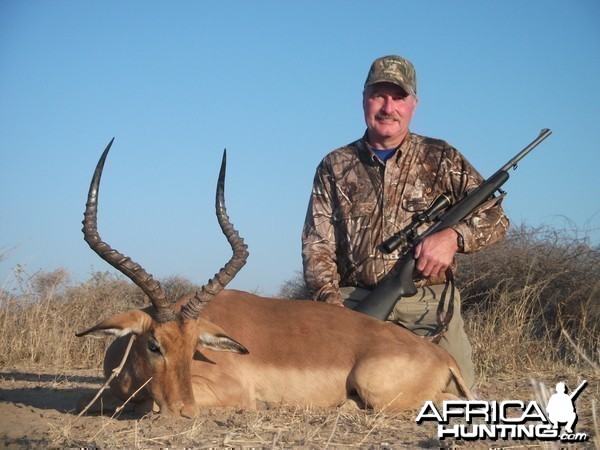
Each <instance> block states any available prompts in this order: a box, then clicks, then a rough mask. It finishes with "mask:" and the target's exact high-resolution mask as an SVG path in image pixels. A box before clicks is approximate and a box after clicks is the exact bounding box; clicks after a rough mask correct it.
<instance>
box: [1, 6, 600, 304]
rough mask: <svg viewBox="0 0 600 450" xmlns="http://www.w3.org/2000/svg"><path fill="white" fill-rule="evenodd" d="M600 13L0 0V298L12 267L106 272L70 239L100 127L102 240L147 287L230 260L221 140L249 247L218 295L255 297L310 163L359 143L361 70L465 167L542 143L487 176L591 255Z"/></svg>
mask: <svg viewBox="0 0 600 450" xmlns="http://www.w3.org/2000/svg"><path fill="white" fill-rule="evenodd" d="M599 23H600V2H598V1H596V0H589V1H569V2H567V1H555V0H544V1H536V0H530V1H522V0H508V1H501V2H500V1H488V2H482V1H468V0H464V1H420V2H415V1H411V2H408V1H399V0H396V1H386V0H380V1H377V2H366V1H360V2H359V1H348V0H345V1H312V0H305V1H289V2H283V1H279V2H278V1H254V2H251V1H228V0H224V1H218V2H217V1H200V0H198V1H177V2H167V1H155V0H145V1H123V0H119V1H113V0H102V1H91V0H90V1H78V0H77V1H75V0H57V1H35V0H34V1H21V0H2V1H1V2H0V155H1V159H0V195H1V199H0V247H3V248H4V250H6V249H9V248H12V247H15V248H14V249H13V250H12V251H11V252H10V255H9V257H8V258H7V259H6V260H4V261H2V262H0V285H3V286H5V287H7V288H11V286H13V285H14V278H13V275H12V271H13V268H14V267H15V266H16V265H17V264H21V265H23V266H24V267H25V268H26V270H27V272H29V273H34V272H35V271H37V270H40V269H42V270H53V269H56V268H58V267H64V268H66V269H68V270H69V271H70V272H71V273H72V274H73V276H74V278H75V279H76V280H85V279H86V278H87V277H88V276H89V274H90V273H91V271H95V270H107V269H108V265H107V264H106V263H104V262H103V261H102V260H100V259H99V258H98V257H97V256H96V255H95V254H94V253H93V252H92V251H91V250H90V249H89V248H88V247H87V244H85V242H84V241H83V238H82V234H81V231H80V228H81V220H82V218H83V209H84V204H85V199H86V193H87V188H88V186H89V180H90V177H91V175H92V172H93V168H94V166H95V164H96V161H97V159H98V157H99V156H100V153H101V151H102V150H103V149H104V147H105V146H106V144H107V143H108V141H109V140H110V139H111V138H112V137H113V136H114V137H115V138H116V139H115V144H114V145H113V150H112V151H111V155H110V156H109V159H108V161H107V163H106V167H105V172H104V175H103V180H102V182H103V184H102V188H101V195H100V212H99V229H100V233H101V235H102V237H103V238H104V239H105V240H106V241H107V242H108V243H110V244H111V245H112V246H113V247H115V248H116V249H118V250H119V251H121V252H123V253H126V254H127V255H129V256H131V257H132V258H133V259H134V260H135V261H137V262H139V263H141V264H142V265H143V266H144V267H145V268H146V269H147V270H148V271H149V272H151V273H153V274H154V275H155V276H157V277H165V276H169V275H182V276H185V277H188V278H189V279H191V280H192V281H194V282H197V283H199V284H202V283H204V282H205V281H206V280H207V279H208V278H209V277H210V276H212V275H213V274H214V273H215V271H216V270H218V268H219V267H221V265H222V264H223V263H224V262H226V261H227V260H228V258H229V255H230V253H229V248H228V246H227V244H226V242H225V239H224V238H223V237H222V235H221V234H220V231H219V229H218V225H217V222H216V219H215V217H214V210H213V197H214V188H215V182H216V177H217V172H218V167H219V162H220V158H221V152H222V150H223V148H225V147H226V148H227V149H228V158H229V165H228V178H227V187H226V197H227V205H228V211H229V214H230V216H231V219H232V221H233V222H234V224H235V225H236V227H237V228H238V229H239V230H240V232H241V234H242V235H243V236H244V237H245V239H246V242H247V243H248V245H249V247H250V258H249V261H248V264H247V265H246V267H245V268H244V269H243V270H242V272H241V273H240V274H239V275H238V277H237V278H236V279H235V280H234V282H233V283H232V285H231V286H232V287H234V288H238V289H244V290H254V289H258V290H260V291H262V292H263V293H265V294H275V293H276V292H277V291H278V289H279V286H280V285H281V283H282V282H283V281H284V280H286V279H289V278H291V277H293V276H294V274H295V271H296V270H299V269H300V268H301V257H300V231H301V227H302V223H303V220H304V215H305V211H306V203H307V200H308V195H309V192H310V187H311V182H312V178H313V175H314V170H315V167H316V166H317V164H318V163H319V161H320V160H321V158H322V157H323V156H324V155H325V154H326V153H327V152H329V151H330V150H333V149H334V148H336V147H339V146H341V145H343V144H347V143H349V142H351V141H353V140H355V139H356V138H358V137H360V136H361V135H362V133H363V131H364V121H363V116H362V110H361V91H362V84H363V82H364V79H365V77H366V73H367V70H368V67H369V65H370V63H371V62H372V60H373V59H375V58H377V57H379V56H383V55H386V54H399V55H402V56H404V57H406V58H408V59H410V60H411V61H412V62H413V63H414V64H415V66H416V69H417V77H418V91H419V97H420V102H419V106H418V109H417V112H416V116H415V119H414V120H413V123H412V127H411V129H412V131H414V132H416V133H419V134H425V135H428V136H432V137H438V138H442V139H445V140H447V141H448V142H450V143H451V144H452V145H454V146H456V147H457V148H458V149H459V150H460V151H461V152H462V153H463V154H464V155H465V156H466V157H467V158H468V159H469V160H470V161H471V162H472V163H473V164H474V165H475V166H476V167H477V168H478V170H479V171H480V172H481V173H482V174H483V175H484V176H485V177H487V176H489V175H491V174H492V173H493V172H494V171H495V170H496V169H497V168H499V167H500V166H501V165H503V164H504V163H505V162H507V161H508V160H509V159H510V158H511V157H512V156H514V154H516V153H517V152H518V151H519V150H521V149H522V148H523V147H524V146H525V145H526V144H528V143H529V142H530V141H531V140H532V139H533V138H535V137H536V136H537V134H538V133H539V131H540V130H541V129H542V128H551V129H552V131H553V134H552V136H550V137H549V138H548V139H547V140H546V141H545V142H544V143H542V144H541V146H540V147H538V148H537V149H536V150H535V151H534V152H533V153H531V154H530V155H529V156H528V157H527V158H526V159H525V160H524V161H522V162H521V164H520V165H519V168H518V169H517V171H515V172H511V178H510V180H509V181H508V182H507V184H506V185H505V189H506V190H507V191H508V197H507V198H506V200H505V203H504V205H505V209H506V210H507V212H508V214H509V216H510V218H511V219H512V222H513V223H514V224H520V223H526V224H528V225H532V226H537V225H540V224H549V225H552V226H556V227H559V228H562V227H565V226H566V227H576V228H577V229H578V230H580V231H579V232H580V233H582V234H586V233H587V234H588V235H589V237H590V238H591V240H592V243H594V244H598V243H600V233H599V231H598V228H599V227H600V217H599V216H600V201H598V193H599V192H600V189H599V187H600V183H599V182H598V175H597V170H598V169H597V166H598V161H599V158H598V150H599V149H598V137H597V135H596V132H597V131H598V119H599V118H600V87H599V85H598V81H597V80H598V74H599V73H600V26H598V24H599Z"/></svg>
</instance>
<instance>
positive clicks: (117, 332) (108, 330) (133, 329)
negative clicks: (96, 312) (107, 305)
mask: <svg viewBox="0 0 600 450" xmlns="http://www.w3.org/2000/svg"><path fill="white" fill-rule="evenodd" d="M151 323H152V317H150V315H149V314H148V313H146V312H144V311H142V310H139V309H138V310H133V311H127V312H124V313H121V314H117V315H116V316H112V317H110V318H108V319H106V320H105V321H104V322H100V323H99V324H98V325H95V326H93V327H92V328H90V329H89V330H85V331H82V332H80V333H76V334H75V336H77V337H81V336H90V337H95V338H101V337H104V336H117V337H119V336H126V335H128V334H131V333H133V334H141V333H143V332H144V331H145V330H147V329H148V328H149V327H150V324H151Z"/></svg>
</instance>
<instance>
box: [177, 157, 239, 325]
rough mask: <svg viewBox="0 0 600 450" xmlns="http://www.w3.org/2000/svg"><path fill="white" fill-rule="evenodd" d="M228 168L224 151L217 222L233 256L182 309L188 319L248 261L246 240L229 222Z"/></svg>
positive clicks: (199, 311)
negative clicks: (226, 180) (226, 174)
mask: <svg viewBox="0 0 600 450" xmlns="http://www.w3.org/2000/svg"><path fill="white" fill-rule="evenodd" d="M226 166H227V150H224V151H223V160H222V162H221V170H220V171H219V179H218V181H217V194H216V198H215V209H216V214H217V220H218V221H219V225H220V227H221V230H222V231H223V234H224V235H225V237H226V238H227V241H228V242H229V245H231V249H232V250H233V255H232V256H231V259H230V260H229V262H228V263H227V264H225V266H224V267H223V268H222V269H221V270H220V271H219V272H218V273H217V274H216V275H215V276H214V278H212V279H211V280H209V281H208V283H206V284H205V285H204V286H202V289H201V290H200V292H197V293H196V295H195V296H194V297H193V298H192V299H191V300H190V301H189V302H188V303H187V304H186V305H184V306H183V307H182V308H181V314H182V316H183V317H184V318H186V319H192V320H194V319H196V318H197V317H198V316H199V315H200V313H201V312H202V310H203V309H204V307H205V306H206V304H207V303H208V302H209V301H210V300H211V299H212V298H213V297H214V296H215V295H217V294H218V293H219V292H221V291H222V290H223V289H224V288H225V286H227V284H228V283H229V282H230V281H231V280H233V278H234V277H235V276H236V275H237V273H238V272H239V271H240V269H241V268H242V267H244V265H245V264H246V260H247V259H248V246H247V245H246V244H244V240H243V239H242V238H241V237H240V235H239V233H238V232H237V230H236V229H235V228H233V225H232V223H231V222H230V221H229V216H228V215H227V209H226V208H225V169H226Z"/></svg>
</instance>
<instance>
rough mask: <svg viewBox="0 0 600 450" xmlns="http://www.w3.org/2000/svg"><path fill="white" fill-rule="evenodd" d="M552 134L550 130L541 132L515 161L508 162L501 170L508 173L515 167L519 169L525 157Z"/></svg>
mask: <svg viewBox="0 0 600 450" xmlns="http://www.w3.org/2000/svg"><path fill="white" fill-rule="evenodd" d="M551 134H552V131H551V130H550V129H549V128H544V129H543V130H542V131H540V134H539V136H538V137H536V138H535V139H534V140H533V141H532V142H531V144H529V145H528V146H527V147H525V148H524V149H523V150H521V151H520V152H519V154H518V155H517V156H515V157H514V158H513V159H511V160H510V161H509V162H507V163H506V164H505V165H504V166H502V168H501V169H500V170H501V171H506V170H508V169H510V168H511V167H512V168H513V169H514V168H515V167H517V163H518V162H519V161H521V160H522V159H523V158H524V157H525V155H527V153H529V152H530V151H531V150H533V149H534V148H535V147H537V146H538V144H539V143H540V142H542V141H543V140H544V139H546V138H547V137H548V136H550V135H551Z"/></svg>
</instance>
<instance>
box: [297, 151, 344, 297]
mask: <svg viewBox="0 0 600 450" xmlns="http://www.w3.org/2000/svg"><path fill="white" fill-rule="evenodd" d="M330 180H331V177H330V176H329V174H328V171H327V167H326V164H324V163H321V164H320V165H319V167H318V168H317V172H316V174H315V179H314V182H313V188H312V193H311V197H310V202H309V204H308V210H307V212H306V220H305V222H304V228H303V229H302V262H303V266H304V280H305V281H306V286H307V287H308V288H309V289H310V290H311V291H312V292H313V296H314V299H315V300H319V301H325V302H327V303H341V302H342V299H341V296H340V291H339V281H340V277H339V274H338V270H337V261H336V260H337V258H336V239H335V231H334V227H333V209H334V208H333V201H334V200H333V196H332V188H331V181H330Z"/></svg>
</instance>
